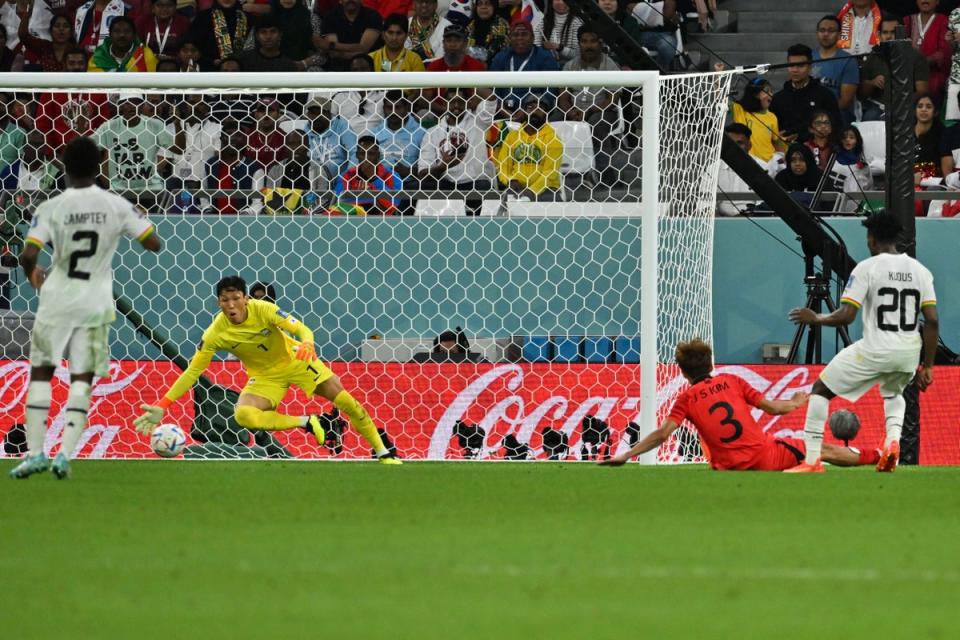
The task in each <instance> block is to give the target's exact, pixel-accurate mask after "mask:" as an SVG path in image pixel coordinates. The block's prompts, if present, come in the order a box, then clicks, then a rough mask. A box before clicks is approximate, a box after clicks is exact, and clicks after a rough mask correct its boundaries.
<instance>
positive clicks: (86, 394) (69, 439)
mask: <svg viewBox="0 0 960 640" xmlns="http://www.w3.org/2000/svg"><path fill="white" fill-rule="evenodd" d="M89 409H90V383H89V382H71V383H70V395H68V396H67V410H66V412H65V413H66V416H65V417H66V421H67V422H66V425H64V427H63V439H62V440H61V441H60V453H62V454H63V455H65V456H67V458H70V457H71V456H73V453H74V449H76V447H77V442H78V441H79V440H80V436H82V435H83V432H84V430H85V429H86V428H87V411H88V410H89Z"/></svg>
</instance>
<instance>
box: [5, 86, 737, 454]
mask: <svg viewBox="0 0 960 640" xmlns="http://www.w3.org/2000/svg"><path fill="white" fill-rule="evenodd" d="M729 78H730V76H729V75H726V74H702V75H682V76H670V77H658V76H657V75H655V74H651V73H648V72H598V73H593V72H591V73H580V72H556V73H551V74H529V73H493V72H490V73H482V74H425V73H409V74H386V73H382V74H356V73H345V74H324V75H317V76H311V75H308V74H236V75H233V74H179V75H178V74H150V75H149V76H147V75H145V74H144V75H140V74H136V75H135V74H123V75H119V74H117V75H114V74H99V77H97V76H93V75H86V74H84V75H73V74H71V75H69V76H67V75H64V74H38V75H37V76H33V77H32V78H31V77H28V79H20V78H16V79H6V80H4V81H0V82H4V83H6V84H8V85H14V84H15V83H23V84H22V86H8V87H7V88H6V89H2V90H0V92H2V93H3V94H5V95H4V96H3V97H4V104H6V105H7V116H6V118H7V123H8V129H7V130H8V131H13V132H14V133H13V138H12V140H13V141H14V145H13V146H11V147H9V148H6V149H4V150H3V156H2V158H0V163H2V165H3V166H2V167H0V170H2V175H3V176H4V177H3V180H2V192H0V199H2V204H3V209H4V214H5V217H4V224H3V235H2V240H3V252H4V253H3V267H2V269H0V306H2V307H3V309H2V310H0V313H2V314H3V318H4V323H3V329H2V333H0V344H2V346H3V349H4V353H3V360H2V361H0V384H2V387H0V388H2V392H0V402H2V405H3V417H2V418H0V435H2V436H3V443H4V447H3V452H4V455H18V454H19V453H18V452H20V451H22V450H23V438H22V429H23V428H22V423H23V416H24V407H23V405H24V398H25V394H26V389H27V380H28V375H29V364H28V357H29V333H30V329H31V327H32V325H33V322H34V311H35V310H36V305H37V300H38V298H37V294H36V292H35V291H34V290H33V289H32V288H31V286H30V285H29V283H28V282H26V281H25V279H24V277H23V275H22V272H19V271H18V270H17V268H16V266H15V263H16V255H17V254H18V253H19V252H20V250H21V248H22V245H23V238H24V237H25V234H26V232H27V230H28V228H29V225H30V221H31V213H32V211H33V209H34V208H35V207H36V206H37V204H39V203H40V202H42V201H44V200H46V199H48V198H50V197H52V196H53V195H55V194H57V193H58V192H60V191H61V190H62V189H64V188H66V187H67V185H66V183H65V178H64V176H63V172H62V167H61V166H60V164H59V161H58V154H60V153H61V152H62V150H63V148H64V146H65V144H66V142H68V141H69V140H70V139H72V138H73V137H75V136H78V135H89V136H91V137H92V138H93V139H94V140H95V141H96V142H97V143H98V144H99V145H100V146H101V148H102V149H103V158H104V159H103V164H102V176H101V179H102V181H103V183H104V184H105V185H106V184H109V186H110V188H111V189H112V190H114V191H115V192H117V193H119V194H121V195H122V196H123V197H125V198H127V199H129V200H131V201H132V202H135V203H136V204H138V205H139V206H140V207H142V209H143V210H144V211H145V212H146V213H147V214H148V216H149V218H150V219H151V221H152V222H153V223H154V224H155V225H156V229H157V232H158V233H159V235H160V237H161V238H162V239H163V242H164V247H163V249H162V251H161V252H160V253H158V254H151V253H148V252H145V251H143V250H142V249H141V247H139V246H138V245H137V244H136V243H135V242H128V241H123V242H122V243H121V246H120V249H119V251H118V255H117V257H116V259H115V283H114V291H115V298H116V303H117V308H118V315H117V321H116V322H115V324H114V326H113V330H112V333H111V340H110V349H111V368H110V374H109V376H107V377H106V378H101V379H98V380H97V381H96V383H95V385H94V388H93V400H92V402H93V407H92V411H91V413H90V418H89V427H88V429H87V431H86V433H85V434H84V435H83V437H82V439H81V443H80V445H79V448H78V450H77V451H78V453H77V455H78V456H80V457H106V458H138V457H147V456H152V455H153V454H152V452H151V450H150V446H149V442H148V440H147V438H145V437H143V436H140V435H139V434H137V433H136V431H135V430H134V429H133V427H132V424H131V422H132V419H133V418H134V417H135V416H136V415H137V414H138V413H139V407H140V405H141V404H143V403H155V402H156V401H157V400H159V399H160V398H161V397H162V395H163V394H164V392H165V391H166V390H167V389H168V388H169V386H170V385H171V384H172V383H173V381H174V380H175V379H176V378H177V376H178V375H179V374H180V373H181V371H182V370H183V368H184V367H186V365H187V362H188V361H189V359H190V357H191V356H192V355H193V353H194V351H195V349H196V347H197V345H198V343H199V342H200V340H201V337H202V335H203V332H204V330H205V329H206V328H207V326H209V324H210V322H211V321H212V319H213V317H214V316H215V314H216V313H217V312H218V307H217V299H216V296H215V293H214V285H215V283H216V282H217V280H218V279H220V278H221V277H223V276H225V275H239V276H241V277H242V278H244V279H245V280H246V282H247V285H248V287H250V294H251V296H252V297H254V298H264V297H265V298H266V299H267V300H268V301H274V302H275V303H276V304H277V305H279V307H280V309H281V310H283V311H284V312H286V313H288V314H290V315H291V316H293V317H295V318H297V319H298V320H300V321H302V322H303V323H304V324H305V325H307V326H308V327H310V328H311V329H312V330H313V332H314V335H315V341H316V349H317V353H318V355H319V357H320V359H321V360H322V361H323V362H325V363H327V364H328V365H329V367H330V368H331V369H332V370H333V372H334V373H335V374H336V375H337V376H339V378H340V379H341V380H342V382H343V384H344V387H345V388H346V389H347V390H349V391H350V392H351V393H352V394H353V395H354V397H356V398H357V399H358V400H359V401H360V402H361V404H363V405H364V407H365V408H366V409H367V411H368V412H369V413H370V414H371V416H372V418H373V420H374V422H375V423H376V425H377V426H378V428H379V429H381V430H382V432H383V433H385V434H386V437H387V439H388V441H389V444H390V445H391V446H393V447H395V448H396V450H397V453H398V454H399V455H400V456H402V457H405V458H412V459H474V460H488V459H508V460H533V459H538V460H539V459H554V460H558V459H559V460H581V459H594V458H596V457H598V456H605V455H610V454H613V453H616V452H617V451H622V450H625V449H626V448H627V447H629V446H630V445H631V444H632V443H634V442H636V441H637V439H638V438H640V437H642V436H643V435H645V434H646V433H648V432H649V431H650V430H651V429H652V428H653V427H654V426H655V424H656V422H657V420H658V419H660V418H662V417H663V416H664V415H665V413H666V412H667V411H668V410H669V408H670V405H671V402H672V399H673V398H674V397H675V396H676V394H677V392H678V390H679V389H680V388H681V387H682V379H681V378H680V376H679V371H678V369H677V368H676V366H675V365H674V364H673V351H674V346H675V344H676V343H677V342H678V341H680V340H686V339H690V338H692V337H697V336H699V337H702V338H704V339H707V340H710V339H711V338H712V330H711V325H712V318H711V260H712V238H713V212H714V204H715V191H716V182H717V169H718V162H719V157H720V152H719V148H720V140H721V135H722V128H723V120H724V114H725V109H726V96H727V92H728V84H729ZM31 82H33V83H34V84H33V85H32V86H28V85H30V83H31ZM41 82H43V83H44V84H40V83H41ZM251 85H252V86H253V87H254V88H250V87H251ZM11 125H15V127H13V128H11ZM49 256H50V249H49V248H48V250H47V251H45V252H44V257H43V258H42V259H41V264H46V263H48V262H49ZM67 382H68V373H67V370H66V368H65V367H60V368H58V369H57V372H56V377H55V381H54V413H53V415H52V417H51V420H50V423H49V425H48V430H47V437H46V443H45V447H46V449H47V452H48V453H49V452H51V451H53V452H55V451H56V449H57V447H58V443H59V440H60V434H61V433H62V430H63V424H64V418H63V416H64V413H63V408H64V404H65V401H66V395H67V384H66V383H67ZM247 384H248V378H247V374H246V372H245V371H244V369H243V366H242V364H241V363H240V362H238V361H237V360H236V359H235V358H233V357H232V356H230V354H228V353H221V354H219V355H218V358H217V359H215V360H214V362H213V363H212V364H211V366H210V367H209V369H208V370H207V371H206V373H205V374H204V377H203V378H202V379H201V381H200V383H199V384H198V385H197V386H196V387H195V388H194V389H193V390H192V391H191V392H190V393H189V394H187V395H185V396H184V397H183V398H181V399H180V400H179V401H178V402H176V403H175V404H174V405H173V406H172V407H171V408H170V409H169V410H168V412H167V415H166V416H165V419H164V422H168V423H175V424H178V425H180V426H181V427H182V428H183V429H184V431H186V432H187V434H188V446H187V448H186V450H185V455H186V456H187V457H191V458H261V457H291V458H307V459H312V458H337V459H365V458H370V457H371V450H370V446H369V445H368V444H367V443H366V442H365V441H364V440H363V439H362V438H360V437H359V435H358V434H357V433H356V432H355V431H354V430H353V429H351V428H349V427H348V428H347V429H346V432H345V434H344V437H343V440H342V442H334V441H332V440H329V441H327V442H326V443H323V444H321V443H317V442H316V441H315V439H314V437H313V436H312V435H310V434H308V433H306V432H305V431H303V430H292V431H270V432H266V431H260V432H251V431H249V430H246V429H243V428H241V427H240V426H239V425H238V424H237V423H236V420H235V419H234V415H233V406H234V403H235V402H236V400H237V397H238V394H239V393H240V392H242V390H243V389H244V388H245V386H246V385H247ZM307 391H309V390H307ZM278 410H279V411H281V412H284V413H289V414H293V415H306V414H325V418H324V420H325V421H326V423H327V424H328V426H330V425H336V424H337V417H336V416H335V415H333V414H332V412H331V410H332V407H331V404H330V403H329V402H328V401H326V400H324V399H322V398H320V397H318V396H308V395H307V393H306V392H305V390H303V389H301V388H298V387H297V386H295V385H294V386H292V387H290V389H289V391H288V393H287V395H286V396H285V398H284V400H283V401H282V402H281V404H280V405H279V409H278ZM677 433H678V436H677V437H676V438H675V439H674V440H672V441H671V442H668V443H667V444H665V445H664V446H663V447H662V448H661V449H660V450H659V451H658V452H656V456H653V455H651V456H649V457H645V458H644V461H645V462H656V461H659V462H684V461H695V460H700V459H702V458H701V453H700V449H699V446H698V445H697V440H696V437H695V436H692V434H691V433H690V432H688V431H686V430H683V429H682V430H680V431H678V432H677Z"/></svg>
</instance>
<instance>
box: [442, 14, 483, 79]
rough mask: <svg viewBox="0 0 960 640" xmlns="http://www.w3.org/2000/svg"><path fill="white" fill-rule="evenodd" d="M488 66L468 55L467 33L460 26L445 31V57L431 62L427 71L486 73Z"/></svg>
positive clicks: (451, 26) (454, 25)
mask: <svg viewBox="0 0 960 640" xmlns="http://www.w3.org/2000/svg"><path fill="white" fill-rule="evenodd" d="M486 69H487V66H486V65H485V64H483V63H482V62H480V61H479V60H477V59H476V58H472V57H470V56H468V55H467V32H466V30H465V29H464V28H463V27H461V26H460V25H458V24H451V25H448V26H447V27H446V28H445V29H444V30H443V56H442V57H440V58H436V59H435V60H432V61H430V63H429V64H427V71H486Z"/></svg>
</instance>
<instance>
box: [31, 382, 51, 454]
mask: <svg viewBox="0 0 960 640" xmlns="http://www.w3.org/2000/svg"><path fill="white" fill-rule="evenodd" d="M26 413H27V451H28V452H29V453H30V455H37V454H38V453H43V439H44V436H46V434H47V416H48V415H50V381H49V380H48V381H46V382H32V381H31V382H30V386H29V387H27V411H26Z"/></svg>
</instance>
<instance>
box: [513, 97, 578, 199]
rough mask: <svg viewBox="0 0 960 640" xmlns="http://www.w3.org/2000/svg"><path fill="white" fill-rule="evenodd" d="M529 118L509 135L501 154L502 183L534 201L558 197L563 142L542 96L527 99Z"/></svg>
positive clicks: (525, 109)
mask: <svg viewBox="0 0 960 640" xmlns="http://www.w3.org/2000/svg"><path fill="white" fill-rule="evenodd" d="M523 108H524V112H525V113H526V119H525V121H524V122H523V124H522V125H521V126H520V128H519V129H515V130H513V131H511V132H510V133H508V134H507V137H506V139H505V140H504V141H503V144H502V145H501V146H500V151H499V153H498V154H497V176H498V178H499V179H500V183H501V184H502V185H504V186H505V187H506V188H508V189H509V190H510V191H511V192H513V193H514V194H515V195H517V196H520V197H529V198H530V199H531V200H547V201H553V200H558V199H559V195H560V163H561V162H562V161H563V143H562V142H561V141H560V138H559V137H557V132H556V131H554V129H553V127H552V126H550V124H549V123H548V122H547V112H546V110H545V109H544V107H543V105H541V99H540V98H538V97H537V96H535V95H532V94H530V95H528V96H526V97H525V98H524V99H523Z"/></svg>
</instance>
